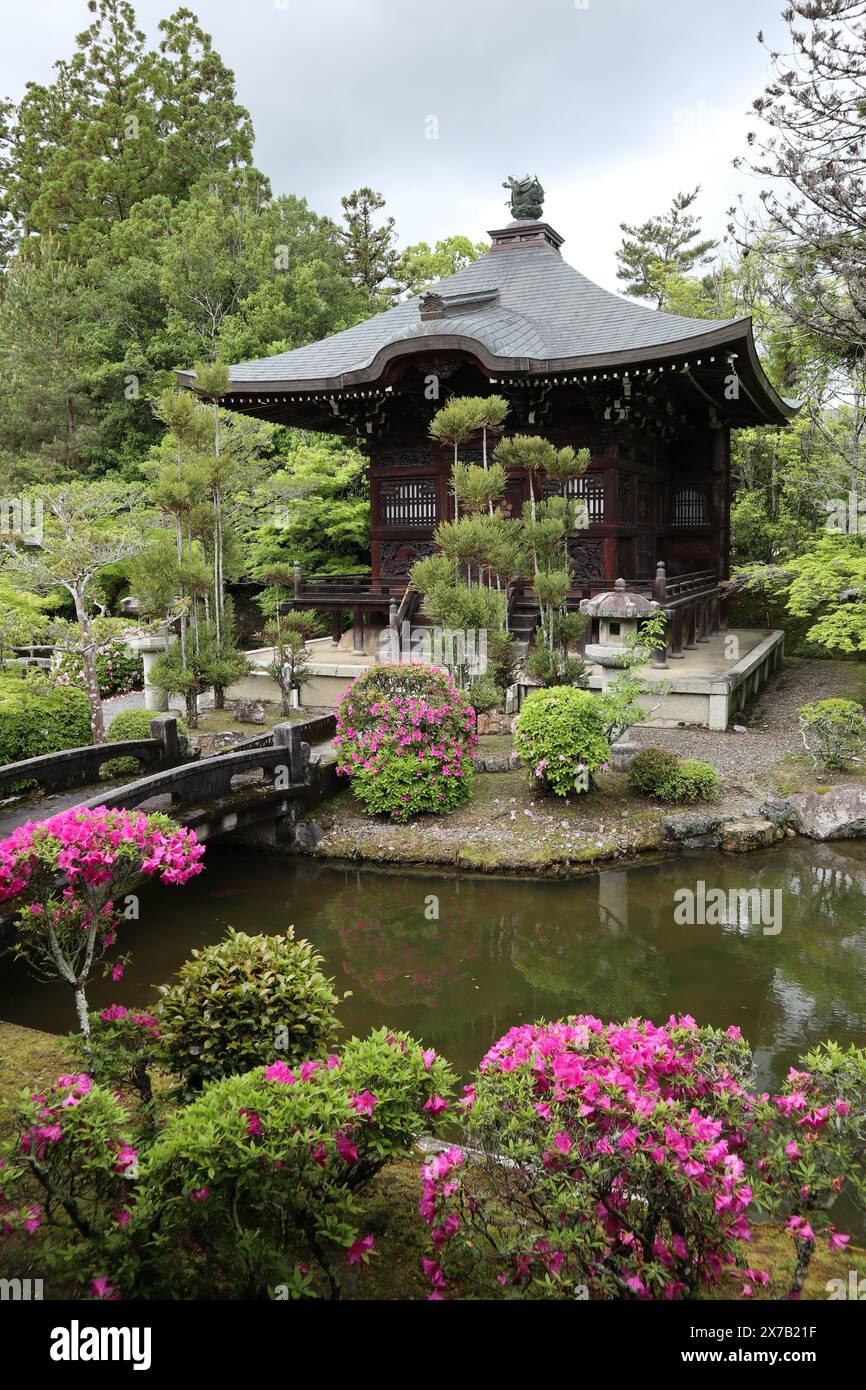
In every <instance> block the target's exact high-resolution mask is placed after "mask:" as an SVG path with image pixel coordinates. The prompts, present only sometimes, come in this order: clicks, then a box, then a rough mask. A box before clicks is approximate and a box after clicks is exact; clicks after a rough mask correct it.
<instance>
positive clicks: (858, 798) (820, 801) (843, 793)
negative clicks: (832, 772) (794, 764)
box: [789, 782, 866, 840]
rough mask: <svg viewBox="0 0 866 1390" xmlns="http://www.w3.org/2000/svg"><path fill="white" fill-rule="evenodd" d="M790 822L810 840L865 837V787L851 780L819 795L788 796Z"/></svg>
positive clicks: (857, 838) (815, 793)
mask: <svg viewBox="0 0 866 1390" xmlns="http://www.w3.org/2000/svg"><path fill="white" fill-rule="evenodd" d="M789 801H790V806H791V811H792V816H791V822H792V825H793V826H794V828H795V829H796V830H799V832H800V834H801V835H808V837H809V839H810V840H861V839H863V838H864V837H866V787H864V786H861V785H860V784H858V783H856V782H850V783H848V784H847V785H846V786H842V787H830V789H829V791H826V792H824V793H823V794H822V795H819V793H818V792H808V793H805V794H802V795H798V796H792V797H790V798H789Z"/></svg>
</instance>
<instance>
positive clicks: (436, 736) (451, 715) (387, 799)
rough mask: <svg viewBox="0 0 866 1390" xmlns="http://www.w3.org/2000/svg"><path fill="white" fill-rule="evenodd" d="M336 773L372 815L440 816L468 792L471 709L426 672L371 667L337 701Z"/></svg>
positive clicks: (440, 675) (473, 741)
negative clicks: (350, 785)
mask: <svg viewBox="0 0 866 1390" xmlns="http://www.w3.org/2000/svg"><path fill="white" fill-rule="evenodd" d="M334 745H335V747H336V748H337V759H338V760H337V771H338V773H341V774H342V775H344V776H347V777H350V778H351V780H352V789H353V791H354V792H355V794H356V796H357V797H358V799H359V800H360V801H361V803H362V805H363V806H364V809H365V810H366V811H367V812H368V813H369V814H370V815H377V814H384V815H389V816H390V817H391V818H392V820H395V821H401V822H402V821H407V820H409V819H410V817H412V816H417V815H423V814H425V813H427V814H429V813H433V814H436V813H441V812H443V811H450V810H453V809H454V807H456V806H459V805H461V804H462V803H463V802H464V801H467V800H468V798H469V796H470V795H471V792H472V754H473V753H474V752H475V750H476V748H477V747H478V737H477V734H476V733H475V711H474V709H473V708H472V706H471V705H470V704H468V702H467V701H466V699H465V697H464V696H463V695H461V694H460V691H459V690H458V689H457V687H456V686H455V685H454V683H453V681H452V680H451V677H450V676H449V675H448V674H447V673H446V672H444V671H440V670H437V669H436V668H435V667H432V666H420V665H412V664H408V663H407V664H405V665H401V664H398V665H393V666H374V667H372V668H371V669H370V670H369V671H366V672H365V673H364V674H363V675H362V676H359V677H358V678H357V680H355V681H353V683H352V685H351V686H350V687H349V689H348V690H347V691H346V692H345V693H344V694H343V695H342V697H341V699H340V704H339V707H338V710H337V736H336V738H335V739H334Z"/></svg>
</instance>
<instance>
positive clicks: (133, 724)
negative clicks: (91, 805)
mask: <svg viewBox="0 0 866 1390" xmlns="http://www.w3.org/2000/svg"><path fill="white" fill-rule="evenodd" d="M175 717H177V716H175ZM153 718H154V711H153V710H149V709H127V710H123V711H122V712H121V713H120V714H116V715H115V716H114V718H113V719H112V721H111V723H110V724H109V726H108V742H109V743H122V742H123V741H124V740H125V739H132V738H153V732H152V730H151V727H150V726H151V722H152V720H153ZM177 731H178V733H179V734H180V735H181V737H183V738H188V737H189V729H188V728H187V726H186V724H185V723H184V721H183V720H182V719H178V720H177ZM140 766H141V764H140V763H139V761H138V759H137V758H109V760H108V762H107V763H105V765H104V771H105V775H106V776H107V777H125V776H126V774H127V773H135V772H138V770H139V768H140Z"/></svg>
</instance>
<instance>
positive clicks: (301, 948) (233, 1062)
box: [157, 927, 338, 1090]
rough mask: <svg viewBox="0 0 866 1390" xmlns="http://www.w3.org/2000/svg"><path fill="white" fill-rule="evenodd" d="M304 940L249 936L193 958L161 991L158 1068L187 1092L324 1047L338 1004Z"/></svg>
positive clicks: (290, 934) (233, 937) (237, 935)
mask: <svg viewBox="0 0 866 1390" xmlns="http://www.w3.org/2000/svg"><path fill="white" fill-rule="evenodd" d="M321 965H322V957H321V956H320V955H319V954H318V953H317V952H316V951H314V950H313V947H312V946H311V945H310V943H309V941H304V940H301V941H296V940H295V937H294V931H293V929H292V928H291V927H290V928H289V929H288V931H287V932H286V935H285V936H247V935H245V934H244V933H243V932H238V931H234V930H232V929H230V930H229V934H228V936H227V937H226V939H225V940H224V941H220V942H218V943H217V944H216V945H214V946H206V947H204V948H203V949H202V950H196V951H193V953H192V958H191V959H190V960H188V961H186V962H185V963H184V964H183V965H182V966H181V968H180V970H179V971H178V978H177V980H176V981H175V983H173V984H170V985H163V986H161V995H162V998H161V1000H160V1003H159V1006H158V1008H157V1021H158V1024H159V1029H160V1041H161V1043H162V1048H163V1052H164V1065H165V1066H166V1067H167V1069H168V1070H169V1071H171V1072H174V1073H175V1075H178V1076H180V1077H182V1078H183V1080H184V1083H185V1084H186V1086H187V1088H188V1089H190V1090H197V1089H199V1088H200V1087H201V1086H202V1085H203V1084H204V1082H205V1081H210V1080H212V1079H213V1078H214V1077H221V1076H228V1075H231V1074H232V1073H234V1072H246V1071H250V1070H251V1069H252V1068H253V1067H258V1066H261V1065H262V1064H263V1063H266V1062H270V1061H273V1059H274V1058H275V1057H280V1058H281V1059H282V1060H283V1061H286V1062H294V1061H296V1060H297V1059H298V1058H299V1057H308V1056H311V1055H312V1056H315V1055H316V1054H317V1053H319V1052H320V1051H322V1050H323V1049H325V1048H327V1046H328V1045H329V1043H330V1042H331V1041H332V1040H333V1038H334V1037H335V1035H336V1030H337V1027H338V1023H337V1019H336V1017H335V1015H334V1012H333V1010H334V1006H335V1004H337V1002H338V999H337V996H336V994H335V993H334V991H333V989H332V983H333V982H332V981H331V980H329V979H327V978H326V976H325V975H323V974H322V971H321V968H320V967H321Z"/></svg>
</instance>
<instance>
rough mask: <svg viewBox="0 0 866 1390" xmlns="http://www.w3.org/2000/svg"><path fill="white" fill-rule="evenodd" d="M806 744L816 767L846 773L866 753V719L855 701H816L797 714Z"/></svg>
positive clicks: (860, 706)
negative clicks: (865, 751) (822, 766)
mask: <svg viewBox="0 0 866 1390" xmlns="http://www.w3.org/2000/svg"><path fill="white" fill-rule="evenodd" d="M798 714H799V716H800V729H801V732H802V735H803V743H804V744H805V746H806V749H807V750H808V752H809V753H811V755H812V759H813V761H814V763H815V766H816V767H817V765H818V762H819V761H820V762H822V763H823V764H824V766H825V767H826V768H831V769H833V768H835V769H839V770H844V769H845V768H846V767H850V766H851V764H852V763H856V762H859V761H860V759H861V758H862V757H863V752H864V749H866V715H864V712H863V706H862V705H860V704H858V703H857V701H856V700H838V699H833V700H814V701H813V702H812V703H811V704H808V705H803V706H802V708H801V709H800V710H798Z"/></svg>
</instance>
